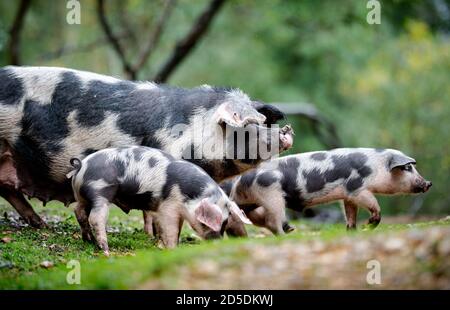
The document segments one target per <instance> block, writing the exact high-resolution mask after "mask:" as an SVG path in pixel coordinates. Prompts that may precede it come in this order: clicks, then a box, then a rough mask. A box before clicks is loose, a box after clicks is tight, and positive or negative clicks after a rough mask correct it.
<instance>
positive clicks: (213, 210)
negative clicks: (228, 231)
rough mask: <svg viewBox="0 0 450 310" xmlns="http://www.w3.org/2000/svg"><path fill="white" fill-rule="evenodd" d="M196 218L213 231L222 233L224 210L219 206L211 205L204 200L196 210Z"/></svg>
mask: <svg viewBox="0 0 450 310" xmlns="http://www.w3.org/2000/svg"><path fill="white" fill-rule="evenodd" d="M195 218H196V219H197V220H198V221H199V222H200V223H202V224H205V225H206V226H208V227H209V228H211V229H212V230H213V231H220V229H221V228H222V219H223V218H222V210H221V209H220V207H219V206H217V205H215V204H212V203H209V202H208V200H206V199H203V200H202V201H201V202H200V205H199V206H198V207H197V209H195Z"/></svg>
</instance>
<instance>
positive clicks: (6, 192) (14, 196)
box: [0, 187, 47, 228]
mask: <svg viewBox="0 0 450 310" xmlns="http://www.w3.org/2000/svg"><path fill="white" fill-rule="evenodd" d="M0 196H2V197H3V198H5V200H6V201H8V202H9V203H10V204H11V205H12V206H13V207H14V209H16V211H17V213H19V215H20V216H21V217H22V218H23V219H24V220H25V222H27V223H28V224H29V225H30V226H31V227H35V228H44V227H46V226H47V225H46V224H45V222H44V221H43V220H42V219H41V218H40V217H39V215H37V214H36V212H34V210H33V208H32V207H31V205H30V204H29V203H28V201H27V200H26V199H25V197H24V196H23V195H22V193H20V192H16V191H13V190H11V189H7V188H4V187H3V188H0Z"/></svg>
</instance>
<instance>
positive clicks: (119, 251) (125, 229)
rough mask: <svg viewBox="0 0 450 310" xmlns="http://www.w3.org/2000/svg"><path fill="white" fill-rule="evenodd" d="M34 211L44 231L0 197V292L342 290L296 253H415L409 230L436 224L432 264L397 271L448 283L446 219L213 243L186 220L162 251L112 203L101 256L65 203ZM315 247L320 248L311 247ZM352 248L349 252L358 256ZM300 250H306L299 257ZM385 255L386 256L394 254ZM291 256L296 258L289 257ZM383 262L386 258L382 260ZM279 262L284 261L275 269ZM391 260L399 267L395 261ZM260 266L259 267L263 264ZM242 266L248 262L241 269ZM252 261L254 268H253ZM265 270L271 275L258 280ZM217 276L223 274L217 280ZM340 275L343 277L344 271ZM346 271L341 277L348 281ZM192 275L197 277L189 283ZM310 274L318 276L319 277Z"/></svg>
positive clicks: (316, 258)
mask: <svg viewBox="0 0 450 310" xmlns="http://www.w3.org/2000/svg"><path fill="white" fill-rule="evenodd" d="M35 209H36V211H37V212H38V213H39V214H40V215H41V216H43V217H44V218H45V220H46V221H47V223H48V224H49V228H47V229H41V230H36V229H33V228H30V227H27V226H26V225H25V226H24V225H23V223H22V222H21V220H20V219H18V217H17V215H16V214H15V212H14V211H13V209H12V208H11V207H10V206H9V205H7V204H6V203H5V202H3V201H0V214H1V220H0V238H1V240H2V241H1V242H0V289H133V288H184V287H191V288H205V289H208V288H214V287H217V288H234V287H236V288H264V285H265V284H264V283H267V285H266V286H267V287H271V288H309V287H322V286H323V288H327V287H339V288H342V285H341V284H342V283H344V284H343V285H344V286H343V287H344V288H345V287H346V286H345V282H346V281H344V282H342V281H341V282H342V283H341V282H339V283H341V284H339V283H338V285H332V284H331V283H333V281H332V280H333V279H331V275H330V279H327V277H326V276H325V277H323V275H319V276H315V274H314V273H307V272H306V273H303V271H301V270H300V271H299V270H298V269H295V268H293V267H295V266H297V264H302V257H303V256H302V255H305V256H304V257H305V262H306V261H307V259H306V257H308V259H309V263H308V264H310V265H311V266H310V267H311V268H313V269H314V270H320V269H321V267H320V266H322V265H323V264H326V263H327V261H326V260H325V261H324V262H322V260H323V259H324V257H323V255H324V254H326V253H327V249H328V248H329V249H330V250H329V251H328V253H329V254H330V253H335V252H333V251H335V250H336V246H337V245H343V246H342V247H340V248H339V252H336V253H337V254H336V255H337V256H336V257H338V256H339V255H340V254H339V253H341V252H343V253H347V254H348V253H350V252H351V251H353V250H355V249H353V247H354V246H358V244H365V247H366V248H365V249H364V248H361V249H362V250H361V251H365V252H366V253H369V252H370V253H378V250H376V251H375V245H374V246H373V247H372V246H371V244H372V243H373V244H376V243H377V242H378V243H380V240H381V250H380V251H381V252H383V253H384V252H385V251H387V252H386V253H388V254H389V253H390V252H389V249H388V250H386V249H384V248H383V245H382V243H383V240H384V239H385V238H386V240H388V239H389V238H394V239H395V238H397V239H402V240H403V239H405V240H406V239H407V241H406V242H405V243H404V245H403V247H405V248H411V249H412V250H414V249H416V247H418V246H419V245H417V244H415V243H414V244H415V245H414V248H412V245H411V247H410V246H409V243H410V241H408V240H409V239H411V238H412V237H410V234H414V232H419V234H422V235H421V236H422V237H421V238H422V239H421V240H422V241H423V240H425V241H426V240H431V239H433V238H435V239H436V238H438V237H436V236H435V237H433V236H434V235H436V233H434V235H433V233H431V235H430V233H429V232H430V229H437V230H438V231H439V232H440V235H439V236H440V237H439V238H440V239H439V238H438V239H436V240H434V239H433V240H431V241H430V242H431V243H430V242H429V243H430V244H428V243H427V245H426V246H425V247H426V248H425V251H430V252H432V251H433V247H436V242H438V248H442V249H443V250H439V251H441V252H439V251H438V252H439V253H438V254H439V255H438V257H437V258H436V257H435V256H433V257H431V258H430V260H432V261H430V262H427V261H425V265H424V264H423V259H422V261H420V260H418V261H416V260H414V262H412V263H411V262H408V263H406V260H404V261H405V264H404V266H399V267H398V270H399V271H400V272H403V273H406V274H408V273H409V271H411V274H414V275H416V274H417V272H416V271H417V270H415V271H414V272H413V270H409V271H408V268H411V269H417V268H416V267H417V266H418V265H419V264H422V265H421V266H422V267H423V266H425V267H426V268H425V267H423V268H425V269H426V270H425V271H424V272H425V273H426V272H428V271H430V270H431V271H430V272H431V273H432V274H433V275H434V273H435V272H436V270H437V272H438V274H437V276H438V278H439V279H441V282H440V283H441V285H440V286H439V287H445V286H446V285H448V283H449V282H450V280H449V276H450V275H449V274H448V273H446V272H444V273H442V270H441V269H442V268H441V267H442V266H440V264H441V261H442V259H443V258H445V259H446V261H448V258H449V256H448V254H450V250H449V253H447V252H446V251H447V248H446V246H447V247H448V245H447V243H448V241H447V240H449V238H448V237H449V234H448V225H449V224H450V221H448V220H441V221H429V222H425V223H415V224H380V226H379V227H378V228H377V229H376V230H374V231H364V230H361V229H360V230H358V231H357V232H354V233H348V232H347V231H346V230H345V225H343V224H342V223H341V224H317V223H312V222H306V221H298V222H294V224H295V225H296V227H297V230H296V231H294V232H293V233H291V234H289V235H287V236H284V237H274V236H271V235H270V234H268V233H267V232H266V231H264V230H263V229H259V228H254V227H248V228H249V232H250V235H251V238H247V239H228V238H226V239H225V240H218V241H212V242H205V241H200V240H199V239H198V238H196V237H195V235H194V234H193V232H192V230H190V229H189V228H188V227H186V226H187V225H185V228H184V230H183V233H182V237H181V240H182V241H181V244H180V246H179V247H178V248H177V249H175V250H161V249H159V248H158V247H157V245H156V242H155V240H152V239H151V238H149V237H148V236H147V235H146V234H145V233H144V232H143V229H142V228H143V221H142V215H141V213H140V212H138V211H133V212H131V213H130V214H128V215H126V214H124V213H123V212H122V211H121V210H120V209H118V208H112V209H111V212H110V216H109V223H108V224H109V233H108V238H109V240H108V241H109V245H110V249H111V257H109V258H106V257H104V256H103V255H102V253H101V252H100V251H99V250H98V249H97V248H96V247H95V246H94V245H92V244H88V243H85V242H83V241H82V240H81V236H80V233H79V227H78V224H77V222H76V220H75V217H74V214H73V211H72V210H71V209H70V208H65V207H63V206H62V205H61V204H56V203H55V204H50V205H48V206H47V207H42V206H39V205H36V206H35ZM435 227H437V228H435ZM422 232H423V233H422ZM438 234H439V233H438ZM429 235H430V236H429ZM432 235H433V236H432ZM430 238H431V239H430ZM394 239H393V240H394ZM441 239H442V240H441ZM377 240H378V241H377ZM422 241H421V242H422ZM411 242H413V241H411ZM445 242H446V243H445ZM391 243H392V242H391ZM394 243H395V241H394ZM397 243H398V241H397ZM317 244H319V245H317ZM421 244H422V243H421ZM344 245H345V246H344ZM349 245H351V246H349ZM394 245H395V244H394ZM317 247H319V248H321V249H319V250H320V251H318V252H317V251H316V250H317V249H316V248H317ZM377 247H380V245H378V246H377ZM358 249H359V248H358ZM358 249H356V250H355V251H356V252H355V253H358V251H359V250H358ZM377 249H378V248H377ZM303 250H304V251H306V252H305V253H304V254H301V253H300V252H301V251H303ZM419 250H420V248H419ZM299 251H300V252H299ZM414 251H415V250H414ZM414 251H413V252H411V253H410V254H405V253H406V252H405V253H403V254H399V255H400V256H399V257H400V258H402V255H406V256H405V257H404V258H406V257H409V256H408V255H412V256H414V257H415V256H417V255H416V254H414V253H415V252H414ZM394 252H395V251H394ZM258 253H259V254H258ZM277 253H280V255H283V257H282V258H283V259H277ZM302 253H303V252H302ZM408 253H409V252H408ZM272 254H273V255H272ZM391 254H392V253H391ZM391 254H389V255H390V256H389V255H388V257H390V258H392V257H397V256H395V255H394V256H392V255H391ZM394 254H395V253H394ZM397 254H398V253H397ZM255 255H256V256H255ZM330 255H331V254H330ZM330 255H328V256H330ZM261 256H263V257H261ZM286 257H290V258H291V260H288V261H286V259H285V258H286ZM265 258H266V259H265ZM280 258H281V257H280ZM293 259H295V261H292V260H293ZM332 259H333V257H332ZM336 259H337V258H336ZM361 259H362V258H361ZM71 260H77V261H79V262H80V267H81V284H74V285H70V284H68V283H67V281H66V277H67V274H68V272H70V271H71V270H72V268H68V267H67V263H68V262H70V261H71ZM346 260H347V261H349V266H347V267H348V268H353V267H352V266H351V265H350V264H353V263H355V262H351V259H348V258H346ZM388 261H390V260H387V261H386V262H388ZM43 262H50V263H51V264H50V265H51V266H50V267H44V266H42V265H45V264H42V263H43ZM280 262H283V264H284V265H282V266H281V265H280V264H281V263H280ZM361 263H362V261H358V262H356V263H355V264H356V265H355V268H353V269H351V270H355V271H356V270H360V273H361V272H362V271H361V270H362V269H361ZM393 263H394V262H393ZM395 263H396V264H398V262H397V261H395ZM416 263H417V264H416ZM261 264H262V267H264V268H262V269H261ZM321 264H322V265H321ZM340 264H342V262H341V263H340ZM436 264H437V266H436ZM279 265H280V266H281V267H280V266H279ZM306 265H307V264H306V263H305V266H306ZM344 265H346V264H345V263H344ZM242 266H248V267H246V268H244V269H242V268H243V267H242ZM255 266H259V267H258V268H259V269H258V268H256V267H255ZM347 267H346V268H347ZM422 267H421V268H422ZM255 268H256V269H255ZM277 268H278V269H277ZM280 268H281V269H280ZM323 268H328V267H323ZM358 268H359V269H358ZM427 268H428V269H427ZM433 268H434V269H433ZM337 269H339V268H337ZM388 269H389V268H388ZM277 270H278V271H277ZM311 270H312V269H311ZM246 271H248V272H251V274H250V275H247V276H245V281H244V280H243V279H242V277H243V275H244V274H245V273H246ZM275 271H277V272H275ZM205 272H206V273H205ZM236 272H237V273H236ZM274 272H275V275H277V274H278V275H279V277H278V279H274V278H273V277H274ZM286 272H287V273H286ZM364 272H365V271H364ZM264 275H267V277H269V278H268V279H272V280H271V281H270V282H265V280H264ZM291 275H296V276H295V277H294V278H303V279H306V276H308V277H310V278H311V279H312V280H311V281H309V282H308V283H305V282H304V281H301V282H298V281H297V282H296V281H292V279H291ZM222 276H223V277H224V278H221V277H222ZM253 276H255V277H256V278H255V281H259V282H258V283H256V282H251V278H252V277H253ZM340 276H344V277H345V275H340ZM353 276H354V275H353ZM353 276H350V275H349V276H348V277H349V279H350V278H351V277H353ZM360 276H361V279H365V273H364V274H361V275H360ZM261 277H262V278H261ZM433 277H434V276H432V279H434V278H433ZM234 278H236V280H234ZM238 278H239V279H238ZM249 278H250V279H249ZM288 278H289V279H288ZM196 279H198V280H199V281H198V282H196ZM314 279H320V282H317V281H315V280H314ZM266 280H267V279H266ZM328 280H329V281H328ZM249 281H250V282H249ZM411 281H413V280H411ZM218 282H219V284H220V285H218ZM395 283H396V282H395V281H394V282H392V285H393V286H392V288H395ZM416 283H417V282H416ZM424 283H425V284H420V285H419V284H417V285H418V286H420V287H422V286H423V285H425V286H426V283H428V282H426V281H425V282H424ZM434 283H436V281H434ZM272 284H273V285H272ZM409 285H412V287H414V283H409V282H408V285H406V286H408V287H409ZM350 287H352V286H351V285H350ZM357 287H360V286H357ZM362 287H364V285H362ZM401 287H405V285H402V286H401ZM385 288H386V287H385ZM387 288H389V287H387Z"/></svg>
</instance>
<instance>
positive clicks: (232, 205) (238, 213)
mask: <svg viewBox="0 0 450 310" xmlns="http://www.w3.org/2000/svg"><path fill="white" fill-rule="evenodd" d="M229 206H230V212H231V213H233V214H234V215H236V216H237V217H238V218H239V219H240V220H241V221H242V222H243V223H245V224H253V223H252V221H250V220H249V218H248V217H247V215H245V213H244V211H242V209H241V208H239V207H238V206H237V205H236V204H235V203H230V204H229Z"/></svg>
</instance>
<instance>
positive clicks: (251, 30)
mask: <svg viewBox="0 0 450 310" xmlns="http://www.w3.org/2000/svg"><path fill="white" fill-rule="evenodd" d="M22 2H24V1H22ZM22 2H21V1H6V0H0V65H7V64H10V63H11V57H10V39H11V33H12V31H11V29H12V28H13V25H14V24H15V21H17V18H16V17H17V12H18V11H19V8H20V5H21V3H22ZM100 2H103V3H102V5H103V7H102V10H103V14H104V18H105V20H106V23H107V24H108V26H109V27H110V29H109V30H110V32H111V33H113V35H114V36H115V38H116V39H117V41H118V42H119V45H120V46H121V49H122V50H123V55H120V53H118V51H117V48H114V46H113V45H112V44H111V39H110V38H108V36H107V32H105V27H102V23H101V18H99V16H100V15H99V4H100ZM169 2H170V3H169ZM214 2H215V3H214ZM219 2H220V3H219ZM80 3H81V24H80V25H69V24H67V22H66V14H67V12H68V10H67V8H66V1H57V2H54V1H43V0H41V1H38V0H35V1H30V5H29V9H28V10H27V12H26V14H25V15H24V18H23V27H22V30H21V31H20V45H19V50H18V53H19V56H20V57H19V60H20V62H21V64H23V65H42V66H44V65H45V66H64V67H71V68H76V69H81V70H89V71H95V72H98V73H104V74H110V75H115V76H120V77H123V78H130V77H134V78H136V79H154V78H155V77H158V76H160V75H159V74H160V73H161V71H162V70H163V68H164V66H165V64H167V62H168V61H169V60H170V57H171V56H172V55H173V54H174V51H176V48H177V47H180V46H183V43H186V41H183V40H184V39H186V38H188V37H189V35H190V34H192V31H194V32H195V27H196V25H198V24H199V22H201V21H204V20H202V19H201V18H202V14H204V13H205V12H206V13H208V9H211V8H212V9H214V7H213V6H214V5H219V7H218V8H216V11H215V12H213V13H214V15H213V16H212V17H211V20H210V21H208V25H207V27H206V28H205V29H204V30H205V31H204V33H202V34H201V36H200V37H199V38H198V40H197V41H196V42H195V43H196V45H194V46H193V48H192V49H191V50H190V53H188V54H187V55H186V57H185V58H183V60H182V61H181V62H180V63H179V65H177V66H176V67H175V68H174V70H173V71H171V72H170V74H168V75H167V78H168V81H167V82H168V83H170V84H172V85H179V86H183V87H190V86H196V85H199V84H205V83H207V84H213V85H224V86H234V87H239V88H241V89H243V90H244V91H246V92H247V93H249V94H250V95H251V96H252V97H254V98H258V99H261V100H263V101H266V102H293V103H299V102H310V103H313V104H314V106H315V107H316V108H317V109H318V110H319V111H320V112H321V113H322V114H323V115H324V116H325V118H326V119H328V120H330V121H331V122H332V123H333V124H334V126H335V127H336V131H337V134H338V136H339V138H340V143H341V144H342V145H343V146H348V147H356V146H365V147H386V148H398V149H400V150H402V151H404V152H405V153H407V154H409V155H411V156H413V157H415V158H416V159H417V162H418V169H419V171H420V172H421V173H422V174H423V175H424V176H426V177H427V178H429V179H431V180H432V181H433V184H434V186H433V188H432V190H431V191H430V192H429V193H427V194H426V195H423V196H417V197H416V198H411V197H398V198H395V199H392V198H390V199H387V200H384V201H381V203H382V205H383V212H384V213H404V212H408V213H412V214H415V213H417V212H418V213H447V214H448V213H449V211H450V193H449V185H450V87H449V85H450V44H449V31H450V1H448V0H430V1H419V0H392V1H380V3H381V24H380V25H369V24H368V23H367V22H366V16H367V13H368V11H369V10H368V9H367V8H366V4H367V1H361V0H344V1H334V0H326V1H314V0H302V1H297V0H290V1H289V0H263V1H257V0H242V1H237V0H228V1H217V0H216V1H207V0H202V1H200V0H199V1H188V0H178V1H170V0H168V1H162V0H161V1H156V0H155V1H144V0H105V1H94V0H86V1H80ZM168 3H169V4H168ZM222 4H223V5H222ZM100 17H101V16H100ZM162 19H164V25H163V26H162V30H161V33H160V34H157V36H158V37H157V40H156V41H155V42H156V43H157V44H155V46H151V52H150V53H149V55H148V57H147V58H146V59H145V61H143V62H142V61H141V63H140V61H139V60H140V59H142V55H143V53H145V51H146V49H147V48H148V46H149V44H150V43H151V41H152V40H153V39H154V35H155V32H157V31H156V30H155V29H157V28H158V25H160V23H161V20H162ZM103 26H104V25H103ZM194 34H195V33H194ZM177 42H178V43H177ZM189 42H190V41H189ZM189 42H187V43H189ZM124 59H125V61H126V62H127V63H130V64H131V66H133V65H134V66H136V64H137V65H140V66H137V67H139V69H138V70H135V71H136V72H134V73H133V72H127V70H124V68H125V66H124ZM289 121H290V122H292V123H293V124H294V125H295V129H296V132H297V136H296V141H295V147H294V149H293V150H292V151H291V152H305V151H310V150H317V149H323V148H325V147H327V145H325V144H324V142H323V139H319V138H318V137H319V136H320V135H319V134H318V132H317V128H316V129H315V128H314V127H313V126H312V123H311V122H310V121H306V120H304V119H297V118H294V117H290V119H289Z"/></svg>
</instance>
